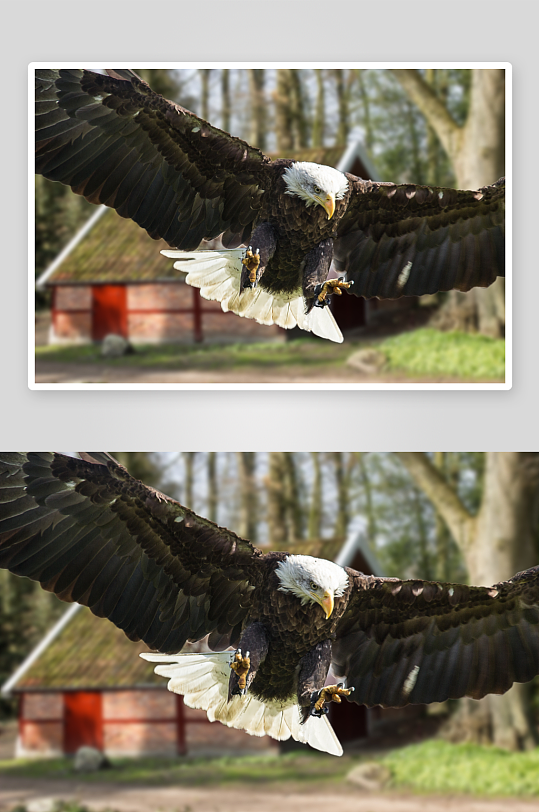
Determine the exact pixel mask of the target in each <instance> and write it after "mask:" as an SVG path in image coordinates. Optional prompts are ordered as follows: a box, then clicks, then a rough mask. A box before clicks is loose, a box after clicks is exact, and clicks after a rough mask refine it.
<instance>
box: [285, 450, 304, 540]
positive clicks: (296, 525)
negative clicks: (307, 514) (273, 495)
mask: <svg viewBox="0 0 539 812" xmlns="http://www.w3.org/2000/svg"><path fill="white" fill-rule="evenodd" d="M283 468H284V474H285V478H284V482H285V504H286V513H287V520H288V521H287V537H288V541H297V540H298V539H301V538H303V529H304V512H303V507H302V504H301V499H300V486H299V474H298V470H297V467H296V461H295V458H294V455H293V454H292V453H288V454H283Z"/></svg>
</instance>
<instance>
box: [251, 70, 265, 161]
mask: <svg viewBox="0 0 539 812" xmlns="http://www.w3.org/2000/svg"><path fill="white" fill-rule="evenodd" d="M247 73H248V75H249V95H250V97H251V132H250V138H249V140H250V142H251V143H252V144H253V146H255V147H258V148H259V149H262V150H264V149H266V100H265V97H264V75H265V74H264V70H263V69H262V68H249V70H248V71H247Z"/></svg>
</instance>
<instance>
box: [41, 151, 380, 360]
mask: <svg viewBox="0 0 539 812" xmlns="http://www.w3.org/2000/svg"><path fill="white" fill-rule="evenodd" d="M282 157H293V158H294V159H296V160H301V161H313V162H315V163H322V164H326V165H329V166H335V167H337V168H338V169H340V170H341V171H343V172H352V173H353V174H355V175H359V176H360V177H363V178H370V179H372V180H376V179H377V178H376V177H375V172H374V170H373V168H372V166H371V164H370V163H369V161H368V158H367V157H366V155H365V152H364V150H363V148H362V146H361V145H360V144H359V143H353V144H351V145H350V146H349V147H348V148H346V149H344V148H343V147H331V148H319V149H307V150H302V151H301V152H297V151H296V152H294V153H291V154H290V155H284V156H282ZM165 248H169V246H168V245H167V244H166V243H165V242H164V241H162V240H157V241H155V240H152V239H151V238H150V237H149V236H148V235H147V234H146V232H145V231H144V230H143V229H141V228H139V227H138V226H137V225H136V224H135V223H134V222H133V221H132V220H124V219H123V218H121V217H119V216H118V215H117V214H116V213H115V212H114V211H113V210H112V209H108V208H106V207H105V206H102V207H99V209H98V210H97V211H96V212H95V213H94V214H93V215H92V217H91V218H90V219H89V220H88V222H87V223H86V224H85V226H84V227H83V228H82V229H81V230H80V231H79V233H78V234H77V235H76V236H75V237H74V238H73V240H72V241H71V242H70V243H69V245H68V246H66V248H65V249H64V250H63V251H62V252H61V253H60V254H59V255H58V257H57V258H56V259H55V260H54V262H53V263H52V264H51V265H50V266H49V268H48V269H47V270H46V271H45V272H44V273H43V274H42V275H41V277H40V278H39V279H38V281H37V286H38V287H39V288H41V289H44V288H45V289H48V290H50V292H51V332H50V339H49V343H51V344H58V343H88V342H91V341H100V340H102V339H103V338H104V337H105V336H106V335H107V334H109V333H115V334H117V335H121V336H123V337H124V338H127V339H129V340H130V341H131V342H132V343H135V344H137V343H138V344H143V343H153V342H175V341H178V342H183V341H184V342H192V341H195V342H200V341H208V342H211V341H215V342H222V341H242V340H243V341H266V340H285V337H286V333H287V331H286V330H282V329H281V328H280V327H277V326H275V325H273V326H271V327H266V326H264V325H261V324H258V323H257V322H255V321H254V320H253V319H245V318H240V317H239V316H236V315H234V314H233V313H223V311H222V310H221V305H220V303H219V302H213V301H207V300H206V299H203V298H202V297H201V296H200V293H199V291H198V290H197V289H196V288H192V287H190V286H189V285H187V284H186V283H185V281H184V280H185V275H184V274H182V273H181V272H179V271H176V270H174V268H173V262H172V261H171V260H170V259H167V258H166V257H163V256H161V254H160V253H159V252H160V251H161V250H162V249H165ZM334 299H335V302H333V303H332V307H333V309H334V313H335V317H336V319H337V321H338V322H339V325H340V326H341V329H350V328H353V327H357V326H361V325H364V324H366V323H367V321H368V317H369V312H370V310H372V311H373V312H374V311H375V310H376V309H377V307H378V303H376V302H372V303H367V302H366V301H365V300H364V299H357V298H356V297H355V296H354V297H349V296H341V297H334Z"/></svg>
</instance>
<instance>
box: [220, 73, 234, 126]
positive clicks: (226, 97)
mask: <svg viewBox="0 0 539 812" xmlns="http://www.w3.org/2000/svg"><path fill="white" fill-rule="evenodd" d="M221 100H222V102H221V103H222V110H221V122H222V124H221V126H222V129H223V130H225V131H226V132H227V133H229V132H230V114H231V110H232V105H231V103H230V70H229V69H228V68H223V70H222V71H221Z"/></svg>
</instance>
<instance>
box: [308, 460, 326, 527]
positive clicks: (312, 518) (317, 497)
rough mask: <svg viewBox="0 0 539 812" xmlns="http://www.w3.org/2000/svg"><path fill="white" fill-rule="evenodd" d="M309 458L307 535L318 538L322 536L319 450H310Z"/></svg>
mask: <svg viewBox="0 0 539 812" xmlns="http://www.w3.org/2000/svg"><path fill="white" fill-rule="evenodd" d="M311 459H312V463H313V469H314V479H313V489H312V492H311V506H310V510H309V529H308V531H307V535H308V537H309V538H310V539H319V538H321V537H322V468H321V465H320V454H319V452H318V451H313V452H311Z"/></svg>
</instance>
